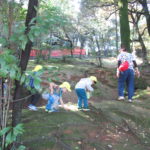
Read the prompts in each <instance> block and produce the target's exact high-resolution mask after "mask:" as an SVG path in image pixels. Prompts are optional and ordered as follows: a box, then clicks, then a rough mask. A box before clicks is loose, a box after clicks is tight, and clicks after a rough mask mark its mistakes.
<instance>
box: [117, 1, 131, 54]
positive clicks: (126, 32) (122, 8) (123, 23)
mask: <svg viewBox="0 0 150 150" xmlns="http://www.w3.org/2000/svg"><path fill="white" fill-rule="evenodd" d="M118 6H119V16H120V35H121V43H122V44H123V45H125V46H126V48H127V50H128V51H129V52H131V49H130V27H129V19H128V0H119V2H118Z"/></svg>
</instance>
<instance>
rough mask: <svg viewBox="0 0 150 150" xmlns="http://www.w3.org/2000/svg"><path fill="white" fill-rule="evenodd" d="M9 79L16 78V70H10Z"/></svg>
mask: <svg viewBox="0 0 150 150" xmlns="http://www.w3.org/2000/svg"><path fill="white" fill-rule="evenodd" d="M10 78H11V79H15V78H16V70H14V69H13V68H12V69H11V70H10Z"/></svg>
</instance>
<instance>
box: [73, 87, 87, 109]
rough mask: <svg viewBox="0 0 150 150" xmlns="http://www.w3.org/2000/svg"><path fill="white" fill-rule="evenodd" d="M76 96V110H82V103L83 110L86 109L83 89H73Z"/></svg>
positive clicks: (85, 97) (85, 96)
mask: <svg viewBox="0 0 150 150" xmlns="http://www.w3.org/2000/svg"><path fill="white" fill-rule="evenodd" d="M75 91H76V94H77V96H78V108H82V103H83V107H84V108H88V99H87V95H86V91H85V89H75Z"/></svg>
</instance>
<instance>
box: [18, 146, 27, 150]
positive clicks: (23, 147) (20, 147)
mask: <svg viewBox="0 0 150 150" xmlns="http://www.w3.org/2000/svg"><path fill="white" fill-rule="evenodd" d="M25 149H26V147H25V146H23V145H21V146H19V148H18V149H17V150H25Z"/></svg>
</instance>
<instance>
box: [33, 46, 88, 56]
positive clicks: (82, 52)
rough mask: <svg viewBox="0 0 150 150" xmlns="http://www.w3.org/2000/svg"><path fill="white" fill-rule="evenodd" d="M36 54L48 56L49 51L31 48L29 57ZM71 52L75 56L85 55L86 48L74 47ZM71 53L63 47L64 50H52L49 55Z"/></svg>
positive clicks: (67, 54) (66, 54)
mask: <svg viewBox="0 0 150 150" xmlns="http://www.w3.org/2000/svg"><path fill="white" fill-rule="evenodd" d="M38 54H41V55H44V56H48V55H49V51H48V50H35V49H33V50H31V53H30V56H31V57H35V56H37V55H38ZM72 54H73V55H76V56H80V55H86V50H85V49H79V48H75V49H73V50H72ZM70 55H71V50H68V49H64V50H53V51H51V53H50V56H51V57H62V56H70Z"/></svg>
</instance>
